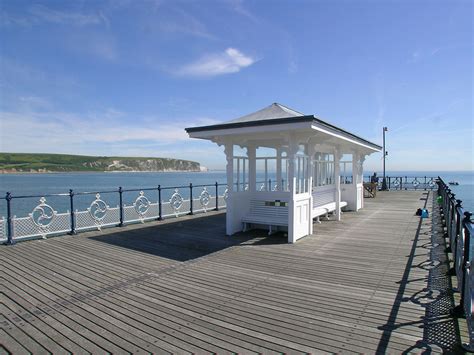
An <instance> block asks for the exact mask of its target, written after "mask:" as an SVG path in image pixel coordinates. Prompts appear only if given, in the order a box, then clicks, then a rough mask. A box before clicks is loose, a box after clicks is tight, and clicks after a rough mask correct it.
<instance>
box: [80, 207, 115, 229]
mask: <svg viewBox="0 0 474 355" xmlns="http://www.w3.org/2000/svg"><path fill="white" fill-rule="evenodd" d="M75 221H76V231H84V230H91V229H98V230H100V229H101V228H104V227H111V226H117V225H119V224H120V207H119V206H117V207H107V211H106V212H105V213H104V214H103V217H102V218H97V217H94V215H93V214H91V213H90V211H89V210H87V211H76V213H75Z"/></svg>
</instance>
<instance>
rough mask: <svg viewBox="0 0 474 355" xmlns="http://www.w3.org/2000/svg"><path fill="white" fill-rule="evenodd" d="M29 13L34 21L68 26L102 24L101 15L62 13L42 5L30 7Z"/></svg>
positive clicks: (102, 16) (102, 17)
mask: <svg viewBox="0 0 474 355" xmlns="http://www.w3.org/2000/svg"><path fill="white" fill-rule="evenodd" d="M29 13H30V14H31V15H33V16H34V17H35V18H36V19H38V20H40V21H44V22H51V23H56V24H70V25H76V26H85V25H97V24H100V23H101V22H103V19H104V15H103V14H100V15H99V14H83V13H80V12H69V11H68V12H63V11H58V10H54V9H51V8H48V7H46V6H43V5H34V6H32V7H30V9H29Z"/></svg>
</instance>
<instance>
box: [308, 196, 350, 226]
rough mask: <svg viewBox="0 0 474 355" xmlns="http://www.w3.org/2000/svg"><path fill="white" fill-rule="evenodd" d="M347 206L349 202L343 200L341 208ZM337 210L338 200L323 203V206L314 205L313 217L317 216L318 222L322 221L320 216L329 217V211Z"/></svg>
mask: <svg viewBox="0 0 474 355" xmlns="http://www.w3.org/2000/svg"><path fill="white" fill-rule="evenodd" d="M346 206H347V202H346V201H341V203H340V208H343V207H346ZM335 210H336V202H330V203H326V204H324V205H321V206H317V207H313V211H312V217H313V218H317V220H316V221H317V222H318V223H321V221H320V220H319V217H320V216H322V215H325V216H326V219H329V216H328V215H329V213H330V212H334V211H335ZM341 213H342V211H341Z"/></svg>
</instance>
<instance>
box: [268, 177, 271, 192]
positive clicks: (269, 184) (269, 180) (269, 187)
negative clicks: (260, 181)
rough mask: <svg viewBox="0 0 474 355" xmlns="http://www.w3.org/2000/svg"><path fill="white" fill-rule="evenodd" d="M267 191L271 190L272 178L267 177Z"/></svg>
mask: <svg viewBox="0 0 474 355" xmlns="http://www.w3.org/2000/svg"><path fill="white" fill-rule="evenodd" d="M268 191H272V179H268Z"/></svg>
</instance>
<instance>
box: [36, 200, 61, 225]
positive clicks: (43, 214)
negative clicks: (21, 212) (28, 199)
mask: <svg viewBox="0 0 474 355" xmlns="http://www.w3.org/2000/svg"><path fill="white" fill-rule="evenodd" d="M39 202H40V204H39V205H38V206H36V207H35V208H34V209H33V211H32V212H31V213H30V217H31V219H32V220H33V223H34V224H35V225H37V226H38V227H40V228H46V227H48V226H49V225H50V224H51V222H52V221H53V218H54V216H55V215H56V213H57V212H56V211H54V210H53V208H52V207H51V206H50V205H48V204H46V199H45V198H44V197H41V198H40V200H39Z"/></svg>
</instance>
